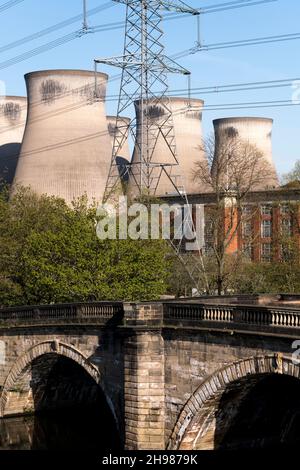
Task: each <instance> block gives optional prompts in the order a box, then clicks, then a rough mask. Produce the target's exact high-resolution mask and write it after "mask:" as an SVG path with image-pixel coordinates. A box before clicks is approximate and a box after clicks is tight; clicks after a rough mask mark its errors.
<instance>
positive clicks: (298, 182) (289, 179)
mask: <svg viewBox="0 0 300 470" xmlns="http://www.w3.org/2000/svg"><path fill="white" fill-rule="evenodd" d="M282 183H283V184H284V185H289V187H291V184H293V185H294V187H295V188H297V189H299V186H300V160H297V161H296V163H295V166H294V168H293V169H292V170H291V171H290V172H289V173H286V174H285V175H283V177H282Z"/></svg>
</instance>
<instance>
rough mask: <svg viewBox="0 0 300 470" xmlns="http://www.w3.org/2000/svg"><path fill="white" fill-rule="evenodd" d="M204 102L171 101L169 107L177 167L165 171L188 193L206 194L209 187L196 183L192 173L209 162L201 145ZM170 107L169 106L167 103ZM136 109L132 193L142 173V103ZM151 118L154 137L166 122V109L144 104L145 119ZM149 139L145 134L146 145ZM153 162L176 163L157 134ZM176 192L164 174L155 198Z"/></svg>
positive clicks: (176, 99) (155, 104)
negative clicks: (197, 164)
mask: <svg viewBox="0 0 300 470" xmlns="http://www.w3.org/2000/svg"><path fill="white" fill-rule="evenodd" d="M164 102H165V103H168V99H164V100H163V103H164ZM203 103H204V102H203V101H202V100H199V99H192V100H188V99H187V98H169V108H170V109H171V112H172V116H173V125H174V134H175V142H176V152H177V160H178V165H176V166H166V167H165V168H166V170H167V171H170V172H171V173H172V175H173V176H172V177H173V178H174V179H176V181H177V182H176V184H177V186H178V187H180V188H181V189H182V190H183V189H185V191H186V192H187V193H188V194H196V193H201V192H205V191H207V187H206V186H205V185H204V184H203V183H201V182H198V181H197V182H194V181H193V171H194V170H195V168H196V163H197V162H202V163H203V165H204V166H205V167H206V165H207V161H206V157H205V154H204V150H203V142H202V126H201V121H202V107H203ZM167 106H168V104H167ZM135 109H136V122H137V144H136V146H135V150H134V154H133V158H132V166H131V176H130V178H129V181H130V182H129V188H130V191H131V193H132V194H135V193H136V192H137V191H136V187H137V184H136V181H137V179H138V173H139V171H140V165H139V164H138V163H139V161H140V152H139V150H138V145H139V143H140V142H141V127H142V125H141V122H142V116H141V102H140V101H136V102H135ZM146 115H147V116H148V120H149V122H150V131H151V128H152V129H154V134H155V133H157V132H156V131H155V128H157V127H158V126H159V125H161V124H162V123H163V121H164V119H165V115H166V109H165V108H164V106H162V105H160V104H157V103H155V102H154V101H153V100H149V101H146V102H144V116H146ZM146 139H147V137H146V135H144V142H145V141H146ZM151 163H155V164H157V163H160V164H163V165H168V164H173V163H175V160H174V158H173V156H172V153H171V152H170V150H169V148H168V146H167V144H166V141H165V139H164V137H163V135H162V134H159V135H158V139H157V142H156V146H155V149H154V152H153V156H152V158H151ZM152 171H153V174H154V172H155V171H156V175H155V177H154V178H157V175H158V171H159V169H158V168H156V169H153V170H152ZM175 193H176V189H175V188H174V186H173V185H172V183H171V181H170V179H169V178H168V176H167V175H165V174H164V173H162V175H161V177H160V179H159V182H158V186H157V190H156V195H158V196H159V195H165V194H175Z"/></svg>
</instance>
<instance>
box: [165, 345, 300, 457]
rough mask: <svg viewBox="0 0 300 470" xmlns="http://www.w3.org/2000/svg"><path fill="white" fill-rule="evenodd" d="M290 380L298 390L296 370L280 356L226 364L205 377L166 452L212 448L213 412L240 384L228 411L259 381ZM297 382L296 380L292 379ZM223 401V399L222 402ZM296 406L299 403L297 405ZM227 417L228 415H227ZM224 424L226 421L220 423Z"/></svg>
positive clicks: (298, 382) (288, 361)
mask: <svg viewBox="0 0 300 470" xmlns="http://www.w3.org/2000/svg"><path fill="white" fill-rule="evenodd" d="M276 376H277V377H279V376H280V377H281V378H284V377H285V378H287V379H289V378H291V379H292V380H294V381H295V382H296V383H297V385H298V387H299V389H300V380H299V379H300V367H299V365H297V364H294V363H293V362H292V360H291V359H290V358H287V357H283V356H282V355H281V354H275V355H268V356H260V357H251V358H247V359H244V360H240V361H238V362H234V363H232V364H229V365H227V366H225V367H223V368H222V369H220V370H218V371H217V372H215V373H214V374H212V375H211V376H210V377H208V378H207V379H206V380H205V381H204V382H203V383H202V384H201V385H200V386H199V387H198V388H197V390H196V391H195V392H194V393H193V395H192V396H191V397H190V399H189V400H188V401H187V403H186V404H185V406H184V407H183V409H182V411H181V413H180V415H179V418H178V420H177V422H176V424H175V427H174V429H173V432H172V434H171V437H170V439H169V441H168V444H167V448H168V449H169V450H178V449H181V450H193V449H198V450H201V449H214V448H215V442H216V441H215V434H216V413H217V412H218V411H219V405H220V402H221V400H222V397H224V394H225V392H226V393H228V391H229V392H230V391H231V392H232V390H233V389H234V386H236V384H242V387H241V390H242V392H240V394H239V396H235V401H234V403H233V404H232V405H231V410H230V411H231V412H232V410H233V414H234V410H238V408H239V405H240V403H241V401H242V399H244V398H245V397H246V395H247V393H248V392H249V391H250V390H251V387H254V386H255V385H256V384H257V383H258V382H259V380H262V379H264V378H266V377H276ZM296 379H297V380H296ZM225 401H226V400H225ZM299 406H300V403H299ZM228 416H230V413H229V414H228V415H227V418H228ZM224 421H226V419H225V420H224Z"/></svg>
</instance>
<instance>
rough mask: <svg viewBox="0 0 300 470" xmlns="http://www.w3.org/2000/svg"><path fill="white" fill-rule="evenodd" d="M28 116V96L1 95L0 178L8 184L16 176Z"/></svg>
mask: <svg viewBox="0 0 300 470" xmlns="http://www.w3.org/2000/svg"><path fill="white" fill-rule="evenodd" d="M26 116H27V98H26V97H24V96H3V97H0V180H1V182H4V183H6V184H8V185H11V184H12V182H13V179H14V176H15V171H16V166H17V163H18V159H19V154H20V148H21V143H22V139H23V134H24V129H25V123H26Z"/></svg>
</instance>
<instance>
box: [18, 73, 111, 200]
mask: <svg viewBox="0 0 300 470" xmlns="http://www.w3.org/2000/svg"><path fill="white" fill-rule="evenodd" d="M107 78H108V77H107V75H106V74H102V73H98V74H97V80H96V81H95V75H94V72H90V71H85V70H45V71H38V72H32V73H29V74H27V75H25V80H26V86H27V92H28V117H27V123H26V128H25V133H24V138H23V143H22V147H21V152H20V158H19V162H18V166H17V170H16V176H15V179H14V184H13V187H14V188H16V187H17V185H22V186H30V187H31V188H32V189H33V190H34V191H35V192H37V193H38V194H48V195H54V196H58V197H61V198H63V199H65V201H66V202H67V203H68V204H70V203H71V202H72V200H74V199H75V198H77V197H79V196H82V195H83V194H85V193H86V194H87V197H88V201H89V203H91V202H92V201H93V200H94V199H95V200H96V201H97V202H99V201H101V200H102V196H103V192H104V189H105V184H106V179H107V175H108V170H109V166H110V160H111V140H110V136H109V133H108V129H107V122H106V114H105V106H104V99H105V93H106V83H107ZM95 88H97V90H96V89H95ZM95 96H97V99H95Z"/></svg>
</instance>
